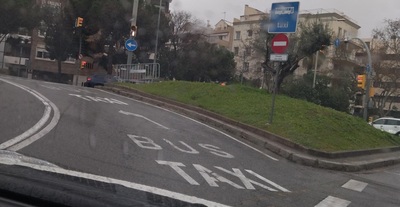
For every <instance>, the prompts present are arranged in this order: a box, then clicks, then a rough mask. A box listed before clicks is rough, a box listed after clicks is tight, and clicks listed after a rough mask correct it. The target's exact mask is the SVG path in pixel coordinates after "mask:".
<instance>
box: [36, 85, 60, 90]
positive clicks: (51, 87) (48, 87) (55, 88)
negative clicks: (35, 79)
mask: <svg viewBox="0 0 400 207" xmlns="http://www.w3.org/2000/svg"><path fill="white" fill-rule="evenodd" d="M40 86H42V87H45V88H47V89H51V90H57V91H59V90H61V89H59V88H57V87H54V86H46V85H40Z"/></svg>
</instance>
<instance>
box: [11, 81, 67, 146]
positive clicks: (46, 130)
mask: <svg viewBox="0 0 400 207" xmlns="http://www.w3.org/2000/svg"><path fill="white" fill-rule="evenodd" d="M3 81H5V80H3ZM9 83H10V84H13V85H15V86H17V87H19V88H21V89H23V90H26V91H30V92H31V93H33V94H35V96H36V97H40V98H41V99H42V100H44V102H46V103H48V104H49V105H50V106H51V108H52V109H53V112H54V114H53V118H52V119H51V121H50V123H49V124H48V125H47V126H46V127H44V128H43V129H42V130H41V131H39V132H38V133H36V134H34V135H32V136H31V137H29V138H27V139H25V140H22V141H21V142H19V143H17V144H15V145H12V146H10V147H8V148H7V149H8V150H13V151H18V150H21V149H22V148H24V147H27V146H28V145H30V144H32V143H33V142H35V141H37V140H39V139H40V138H42V137H43V136H45V135H46V134H47V133H49V132H50V131H51V130H52V129H53V128H54V127H55V126H56V125H57V123H58V121H59V120H60V111H59V110H58V108H57V106H56V105H55V104H54V103H53V102H51V101H50V100H49V99H47V98H46V97H45V96H43V95H42V94H40V93H39V92H37V91H35V90H32V89H30V88H28V87H26V86H23V85H20V84H17V83H13V82H9Z"/></svg>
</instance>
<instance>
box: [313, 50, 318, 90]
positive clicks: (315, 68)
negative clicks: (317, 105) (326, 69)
mask: <svg viewBox="0 0 400 207" xmlns="http://www.w3.org/2000/svg"><path fill="white" fill-rule="evenodd" d="M318 55H319V50H317V55H316V57H315V67H314V79H313V84H312V87H313V88H315V81H316V79H317V68H318Z"/></svg>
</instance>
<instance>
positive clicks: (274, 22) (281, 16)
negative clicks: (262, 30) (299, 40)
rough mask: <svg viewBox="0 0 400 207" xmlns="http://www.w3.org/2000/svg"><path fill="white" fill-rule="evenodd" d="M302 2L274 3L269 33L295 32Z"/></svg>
mask: <svg viewBox="0 0 400 207" xmlns="http://www.w3.org/2000/svg"><path fill="white" fill-rule="evenodd" d="M299 7H300V2H283V3H273V4H272V7H271V17H270V24H269V27H268V33H295V32H296V29H297V20H298V15H299Z"/></svg>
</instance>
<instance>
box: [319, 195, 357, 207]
mask: <svg viewBox="0 0 400 207" xmlns="http://www.w3.org/2000/svg"><path fill="white" fill-rule="evenodd" d="M350 203H351V202H350V201H348V200H344V199H341V198H336V197H333V196H328V197H327V198H325V199H324V200H322V201H321V202H319V203H318V204H317V205H316V206H315V207H347V206H348V205H350Z"/></svg>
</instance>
